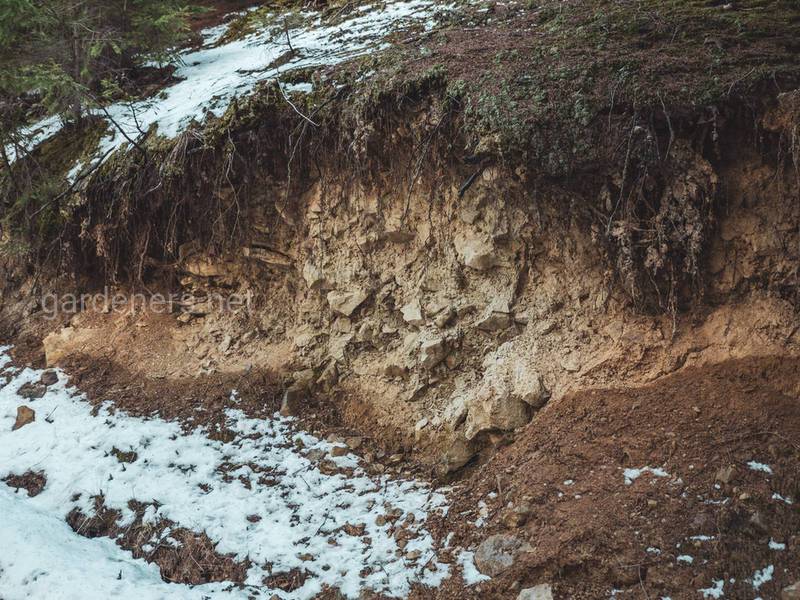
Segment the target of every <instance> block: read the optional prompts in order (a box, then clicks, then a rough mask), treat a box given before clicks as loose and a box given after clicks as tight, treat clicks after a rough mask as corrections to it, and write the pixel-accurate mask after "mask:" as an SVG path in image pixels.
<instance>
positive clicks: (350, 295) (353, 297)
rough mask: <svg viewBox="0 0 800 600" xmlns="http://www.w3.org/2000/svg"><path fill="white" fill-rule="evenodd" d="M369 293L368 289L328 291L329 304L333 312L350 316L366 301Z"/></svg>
mask: <svg viewBox="0 0 800 600" xmlns="http://www.w3.org/2000/svg"><path fill="white" fill-rule="evenodd" d="M368 295H369V294H367V292H366V291H364V290H361V289H359V290H354V291H351V292H341V291H333V292H328V304H329V305H330V307H331V310H332V311H333V312H335V313H337V314H340V315H342V316H344V317H349V316H350V315H352V314H353V313H354V312H355V311H356V309H357V308H358V307H359V306H361V305H362V304H363V303H364V300H366V299H367V296H368Z"/></svg>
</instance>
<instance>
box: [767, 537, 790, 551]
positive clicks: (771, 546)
mask: <svg viewBox="0 0 800 600" xmlns="http://www.w3.org/2000/svg"><path fill="white" fill-rule="evenodd" d="M769 549H770V550H786V544H781V543H780V542H776V541H775V540H773V539H772V538H769Z"/></svg>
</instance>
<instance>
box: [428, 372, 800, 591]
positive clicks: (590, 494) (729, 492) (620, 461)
mask: <svg viewBox="0 0 800 600" xmlns="http://www.w3.org/2000/svg"><path fill="white" fill-rule="evenodd" d="M799 386H800V362H798V361H797V360H794V359H792V360H787V359H783V358H781V357H767V358H756V359H747V360H737V361H730V362H727V363H724V364H721V365H716V366H710V367H703V368H687V369H685V370H683V371H680V372H678V373H676V374H674V375H671V376H669V377H665V378H664V379H662V380H659V381H657V382H655V383H653V384H651V385H649V386H647V387H644V388H638V389H616V390H591V391H585V392H581V393H578V394H574V395H571V396H567V397H565V398H563V399H562V400H561V401H559V402H558V403H557V404H555V405H553V406H548V407H547V408H546V409H545V410H543V411H542V412H541V413H540V414H539V415H538V416H537V417H536V418H535V419H534V420H533V422H532V423H531V424H530V425H529V426H528V427H527V428H526V429H525V431H524V432H522V433H521V434H520V435H519V436H518V438H517V440H516V441H515V442H513V443H511V444H509V445H507V446H506V447H504V448H501V449H499V451H498V452H497V454H496V455H495V456H494V457H493V458H492V459H491V460H490V461H488V462H487V463H486V464H483V465H480V466H479V467H476V468H474V471H473V472H472V473H471V474H470V475H469V476H467V477H466V478H465V479H464V480H463V481H462V482H461V483H462V486H463V487H460V488H459V489H458V491H457V492H456V493H455V494H453V501H454V506H452V507H451V510H450V513H449V514H450V518H449V519H448V522H446V523H442V524H441V528H442V531H446V530H451V531H452V530H453V529H455V530H456V532H457V533H456V539H457V540H460V541H461V543H462V544H465V545H469V544H470V543H474V542H477V541H480V540H481V539H483V538H484V537H486V536H488V535H490V534H493V533H503V532H508V533H513V534H514V535H517V536H519V537H521V538H523V539H527V540H528V541H529V542H530V543H531V545H532V546H533V547H534V551H533V552H532V553H530V554H527V555H524V556H523V557H522V558H521V559H520V560H519V561H518V562H517V564H515V566H514V567H513V568H512V569H511V570H509V571H508V572H506V573H504V574H502V575H501V576H498V577H495V578H494V579H492V580H491V581H490V582H487V583H484V584H480V585H478V586H475V587H474V588H472V589H471V590H469V591H466V592H465V591H464V590H463V589H461V588H460V587H459V586H458V585H457V580H451V581H450V582H448V583H447V584H446V585H445V587H444V588H442V589H441V590H438V591H437V592H436V593H435V594H434V595H433V597H435V598H465V597H470V598H513V597H515V595H516V593H515V590H518V589H519V588H525V587H531V586H532V585H535V584H537V583H541V582H551V583H552V584H553V586H554V589H555V591H556V597H558V598H607V597H609V593H610V591H611V590H612V589H617V590H624V592H621V597H630V598H654V597H662V596H669V597H672V598H693V597H700V595H699V594H698V593H697V590H699V589H702V588H708V587H711V584H712V580H718V579H724V580H725V581H726V582H729V580H730V579H735V580H736V581H737V582H739V583H738V584H737V585H735V586H731V585H730V584H728V583H726V593H725V597H726V598H753V597H754V589H753V588H752V587H751V584H750V583H747V582H746V580H749V579H752V577H753V574H754V573H755V571H756V570H758V569H763V568H764V567H766V566H767V565H774V573H775V574H774V577H773V581H771V582H768V583H765V584H764V585H762V586H761V587H760V588H759V590H758V593H756V594H755V595H760V596H761V597H763V598H779V597H780V593H781V589H782V588H784V587H786V586H788V585H790V584H791V583H793V582H794V581H797V580H798V578H800V560H798V552H800V538H798V535H797V532H798V528H799V527H800V514H798V511H797V508H796V506H794V505H789V504H787V503H785V502H784V501H781V500H779V499H776V498H775V497H773V494H779V495H780V496H781V497H783V498H791V499H792V500H795V499H796V498H798V497H799V496H800V482H799V481H798V479H797V473H798V472H800V411H798V387H799ZM752 460H755V461H759V462H762V463H766V464H768V465H770V467H771V468H772V470H773V472H774V474H773V475H767V474H765V473H763V472H758V471H754V470H752V469H750V468H748V466H747V463H748V462H749V461H752ZM644 466H650V467H660V468H663V469H664V470H665V471H666V472H667V473H668V474H669V477H664V478H659V477H652V476H650V475H649V474H644V475H642V476H641V477H639V478H638V479H636V480H635V481H633V483H632V484H630V485H626V484H625V480H624V476H623V470H624V469H626V468H641V467H644ZM729 466H733V469H732V470H731V471H730V473H731V474H730V477H729V478H726V477H724V475H723V476H722V479H723V480H724V479H727V483H725V481H720V480H719V478H718V474H719V475H722V473H721V471H722V470H724V469H726V468H727V467H729ZM481 500H482V501H484V502H486V504H487V505H488V508H489V517H488V518H487V519H486V521H487V524H486V526H485V527H484V528H482V529H479V530H476V528H475V527H474V526H473V525H472V522H474V520H475V519H476V518H477V514H476V508H477V503H478V502H479V501H481ZM509 503H514V504H516V505H521V504H526V503H527V504H528V505H529V506H530V515H529V516H528V520H527V523H525V524H524V525H523V526H520V527H518V528H514V524H511V525H509V519H508V517H507V516H506V515H507V512H508V511H506V512H505V513H504V510H503V509H504V507H506V506H507V505H508V504H509ZM504 522H505V523H504ZM696 536H708V538H710V539H708V540H701V539H695V540H692V539H690V538H692V537H696ZM771 539H772V540H774V541H777V542H779V543H784V544H786V549H785V550H784V551H778V552H776V551H774V550H770V548H769V542H770V540H771ZM648 548H650V549H651V551H649V552H648ZM654 548H657V549H658V550H659V551H660V553H656V552H655V551H654V550H652V549H654ZM679 555H688V556H692V557H693V560H694V562H693V563H692V564H686V563H683V562H676V558H677V556H679ZM417 597H419V598H423V597H426V598H427V597H431V596H430V594H429V592H425V593H422V592H420V593H419V595H418V596H417Z"/></svg>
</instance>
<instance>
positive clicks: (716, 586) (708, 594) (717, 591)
mask: <svg viewBox="0 0 800 600" xmlns="http://www.w3.org/2000/svg"><path fill="white" fill-rule="evenodd" d="M724 588H725V580H724V579H717V580H716V581H713V582H712V587H710V588H704V589H701V590H697V591H698V592H700V593H701V594H703V598H722V597H723V596H724V595H725V592H724V591H723V590H724Z"/></svg>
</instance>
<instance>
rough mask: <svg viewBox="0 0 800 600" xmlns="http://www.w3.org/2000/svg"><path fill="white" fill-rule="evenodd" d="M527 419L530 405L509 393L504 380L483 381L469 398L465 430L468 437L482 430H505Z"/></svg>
mask: <svg viewBox="0 0 800 600" xmlns="http://www.w3.org/2000/svg"><path fill="white" fill-rule="evenodd" d="M528 421H530V408H529V407H528V405H527V404H525V403H524V402H523V401H522V400H521V399H520V398H519V397H517V396H514V395H512V394H511V390H510V388H509V386H508V383H507V382H506V381H502V380H501V381H493V380H491V379H490V380H484V381H483V383H482V384H481V386H480V387H479V388H478V390H477V391H476V392H475V395H474V396H473V397H472V398H471V399H470V401H469V413H468V414H467V422H466V426H465V429H464V435H465V436H466V438H467V439H468V440H471V439H474V438H475V436H477V435H478V434H479V433H481V432H483V431H492V430H500V431H508V430H511V429H516V428H517V427H522V426H524V425H526V424H527V423H528Z"/></svg>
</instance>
